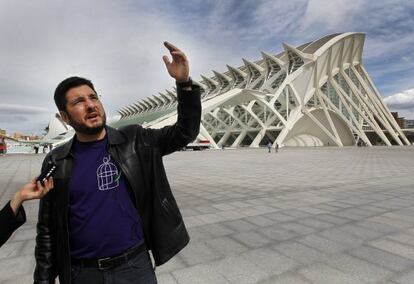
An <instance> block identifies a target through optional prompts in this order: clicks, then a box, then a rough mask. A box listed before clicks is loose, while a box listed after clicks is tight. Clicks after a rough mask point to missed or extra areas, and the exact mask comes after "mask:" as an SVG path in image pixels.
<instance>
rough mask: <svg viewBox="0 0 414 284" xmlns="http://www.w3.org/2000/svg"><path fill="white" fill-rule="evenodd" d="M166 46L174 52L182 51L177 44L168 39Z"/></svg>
mask: <svg viewBox="0 0 414 284" xmlns="http://www.w3.org/2000/svg"><path fill="white" fill-rule="evenodd" d="M164 46H165V47H166V48H168V50H169V51H170V52H173V51H181V50H180V49H179V48H178V47H176V46H175V45H173V44H172V43H169V42H168V41H164Z"/></svg>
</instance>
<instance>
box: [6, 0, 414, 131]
mask: <svg viewBox="0 0 414 284" xmlns="http://www.w3.org/2000/svg"><path fill="white" fill-rule="evenodd" d="M338 32H364V33H366V42H365V47H364V51H363V60H364V64H365V66H366V68H367V69H368V72H369V74H370V75H371V77H372V78H373V80H374V82H375V83H376V85H377V87H378V88H379V91H380V92H381V95H382V96H383V97H386V98H385V101H386V102H387V104H388V105H389V107H390V109H391V110H396V111H399V112H400V115H403V116H406V117H407V118H411V119H414V52H413V51H414V0H400V1H399V0H382V1H373V0H371V1H369V0H354V1H345V0H309V1H305V0H290V1H286V0H283V1H279V0H262V1H260V0H256V1H253V0H249V1H247V0H222V1H209V0H192V1H177V0H175V1H166V0H152V1H143V0H120V1H109V0H99V1H98V0H91V1H89V0H75V1H61V0H37V1H23V0H0V34H1V37H0V40H1V44H0V62H1V68H0V128H2V129H6V130H7V131H8V132H9V133H13V132H15V131H22V132H25V133H37V134H42V131H43V129H44V128H45V127H46V126H47V124H48V122H49V120H50V119H51V118H52V116H53V115H54V113H55V112H56V107H55V105H54V102H53V98H52V97H53V91H54V89H55V87H56V85H57V84H58V83H59V82H60V81H61V80H63V79H64V78H66V77H68V76H71V75H79V76H84V77H87V78H89V79H91V80H92V81H93V82H94V84H95V86H96V89H97V91H98V93H100V94H101V95H102V100H103V102H104V106H105V108H106V111H107V115H108V116H109V117H112V116H114V115H115V114H116V110H118V109H119V108H120V107H122V106H125V105H127V104H129V103H131V102H133V101H136V100H138V99H140V98H144V97H147V96H151V95H155V94H157V93H158V92H160V91H163V90H164V89H167V88H170V87H172V86H173V83H174V82H173V80H172V79H171V78H170V77H169V76H168V74H167V72H166V70H165V67H164V63H163V61H162V56H163V55H164V54H166V51H165V50H164V47H163V46H162V42H163V41H165V40H168V41H171V42H172V43H175V44H176V45H177V46H179V47H180V48H181V49H182V50H184V51H185V52H186V53H187V55H188V57H189V59H190V69H191V75H192V77H193V78H194V79H196V80H197V79H200V76H199V75H200V74H204V75H207V76H209V77H210V76H212V75H213V73H212V72H211V70H217V71H226V70H227V69H226V64H230V65H233V66H235V67H238V66H241V65H242V64H243V63H242V58H246V59H249V60H258V59H260V58H261V56H260V51H266V52H270V53H278V52H280V51H282V42H287V43H289V44H292V45H299V44H301V43H305V42H308V41H313V40H316V39H318V38H320V37H322V36H325V35H327V34H331V33H338Z"/></svg>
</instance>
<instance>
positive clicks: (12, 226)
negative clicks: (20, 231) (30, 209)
mask: <svg viewBox="0 0 414 284" xmlns="http://www.w3.org/2000/svg"><path fill="white" fill-rule="evenodd" d="M24 222H26V212H25V211H24V208H23V205H22V206H20V208H19V211H18V212H17V216H16V215H14V212H13V209H12V208H11V207H10V201H9V202H7V204H6V205H5V206H4V207H3V209H2V210H1V211H0V247H1V246H2V245H3V244H4V243H5V242H6V241H7V240H8V239H9V238H10V236H11V234H12V233H13V232H14V231H15V230H16V229H17V228H18V227H20V226H21V225H23V224H24Z"/></svg>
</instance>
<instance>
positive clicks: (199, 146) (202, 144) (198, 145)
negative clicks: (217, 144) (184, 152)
mask: <svg viewBox="0 0 414 284" xmlns="http://www.w3.org/2000/svg"><path fill="white" fill-rule="evenodd" d="M184 148H185V149H192V150H193V151H200V150H205V149H209V148H210V141H209V140H199V141H194V142H193V143H190V144H188V145H187V146H185V147H184Z"/></svg>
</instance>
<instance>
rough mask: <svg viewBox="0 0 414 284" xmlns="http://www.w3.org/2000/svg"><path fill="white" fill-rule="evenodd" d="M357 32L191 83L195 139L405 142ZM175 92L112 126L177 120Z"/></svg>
mask: <svg viewBox="0 0 414 284" xmlns="http://www.w3.org/2000/svg"><path fill="white" fill-rule="evenodd" d="M364 40H365V35H364V34H363V33H342V34H333V35H328V36H325V37H323V38H321V39H318V40H316V41H313V42H308V43H305V44H302V45H300V46H297V47H293V46H291V45H289V44H286V43H284V44H283V51H282V52H280V53H278V54H269V53H266V52H262V53H261V56H262V58H261V59H260V60H257V61H254V62H252V61H249V60H246V59H243V63H244V65H243V66H240V67H232V66H229V65H227V69H228V71H226V72H223V73H222V72H217V71H213V73H214V76H212V77H210V76H203V75H201V78H202V80H201V81H200V82H196V83H197V84H198V85H200V87H201V90H202V105H203V112H202V123H201V127H200V134H199V137H198V139H199V140H209V141H210V142H211V145H212V146H213V147H220V146H222V145H225V146H226V147H242V146H248V147H258V146H260V145H265V144H267V143H268V142H271V143H272V144H273V145H274V146H275V145H276V143H277V144H278V145H279V146H323V145H330V146H351V145H357V144H363V145H367V146H372V145H378V144H381V145H388V146H391V145H410V142H409V141H408V140H407V138H406V136H405V135H404V133H403V132H402V130H401V129H400V128H399V126H398V125H397V123H396V121H395V120H394V118H393V117H392V115H391V113H390V111H389V110H388V108H387V107H386V105H385V104H384V102H383V100H382V98H381V95H380V94H379V92H378V90H377V88H376V87H375V85H374V83H373V82H372V80H371V78H370V76H369V75H368V73H367V71H366V69H365V67H364V65H363V62H362V50H363V47H364ZM176 105H177V102H176V91H175V90H174V89H172V90H166V91H164V92H162V93H159V94H158V95H154V96H152V97H148V98H146V99H143V100H138V101H137V102H135V103H133V104H130V105H128V106H126V107H124V108H122V109H121V110H119V114H120V115H121V119H120V120H119V121H117V122H115V123H113V126H115V127H119V126H122V125H127V124H131V123H140V124H142V125H143V126H144V127H153V128H160V127H163V126H165V125H169V124H172V123H174V122H175V120H176V116H177V113H176Z"/></svg>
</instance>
